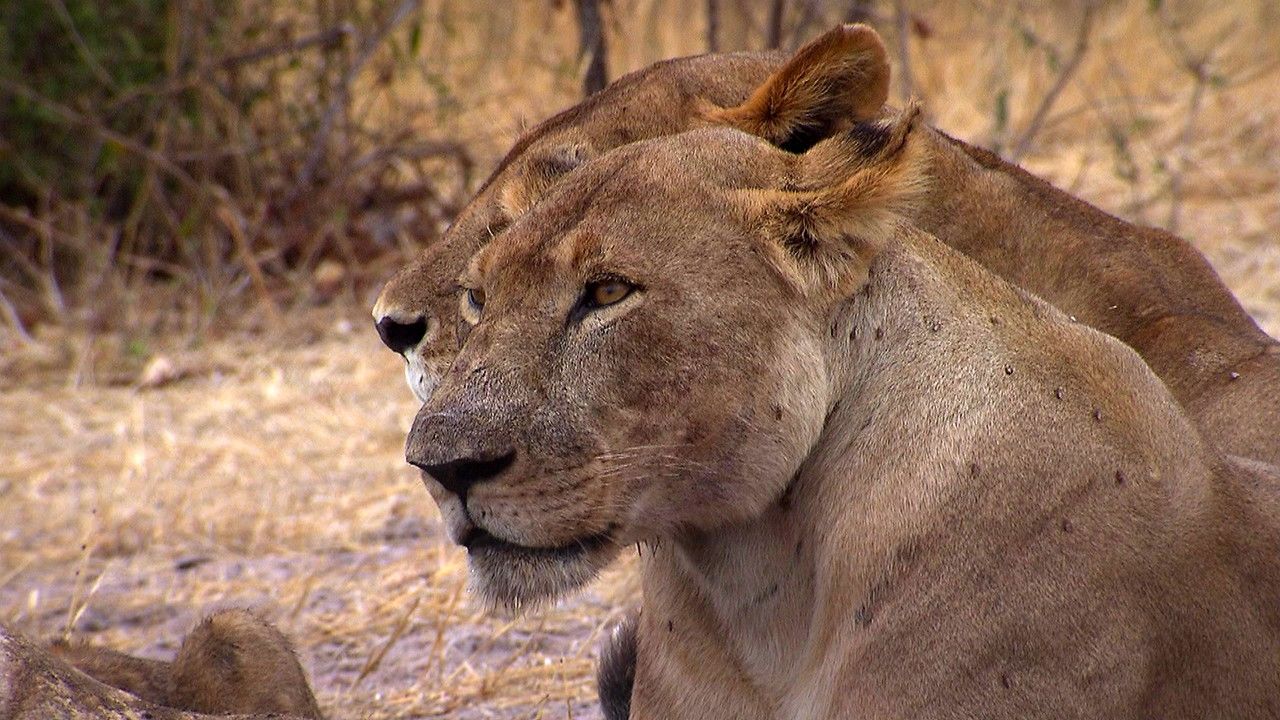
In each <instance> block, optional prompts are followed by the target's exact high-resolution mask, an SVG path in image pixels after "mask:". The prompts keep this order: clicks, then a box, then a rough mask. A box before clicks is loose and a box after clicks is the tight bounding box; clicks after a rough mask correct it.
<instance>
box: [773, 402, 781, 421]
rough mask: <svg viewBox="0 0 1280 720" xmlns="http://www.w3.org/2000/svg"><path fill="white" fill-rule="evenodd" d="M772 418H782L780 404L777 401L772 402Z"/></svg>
mask: <svg viewBox="0 0 1280 720" xmlns="http://www.w3.org/2000/svg"><path fill="white" fill-rule="evenodd" d="M773 419H774V420H781V419H782V406H781V405H779V404H778V403H774V404H773Z"/></svg>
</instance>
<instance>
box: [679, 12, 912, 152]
mask: <svg viewBox="0 0 1280 720" xmlns="http://www.w3.org/2000/svg"><path fill="white" fill-rule="evenodd" d="M888 97H889V60H888V57H887V55H886V53H885V49H884V43H883V42H881V40H880V36H879V35H878V34H877V33H876V31H875V30H872V29H871V28H869V27H867V26H866V25H841V26H840V27H837V28H835V29H833V30H830V31H828V32H826V33H824V34H823V35H822V36H821V37H819V38H817V39H816V40H814V41H813V42H810V43H809V44H808V45H805V46H804V47H802V48H800V49H799V50H798V51H796V54H795V55H793V56H792V57H791V59H790V60H788V61H787V63H786V64H785V65H783V66H782V68H781V69H780V70H778V71H777V72H775V73H774V74H773V75H771V76H769V79H767V80H765V82H764V84H763V85H761V86H760V87H758V88H756V90H755V92H753V93H752V94H751V97H749V98H747V101H746V102H744V103H742V104H741V105H738V106H737V107H730V108H722V107H718V106H716V105H713V104H711V103H709V102H708V103H705V105H704V107H703V108H702V111H701V114H702V116H703V118H704V119H706V120H707V121H709V122H712V123H715V124H720V125H729V126H730V127H735V128H737V129H739V130H742V131H744V132H748V133H751V134H752V135H758V136H760V137H762V138H764V139H766V140H768V141H769V142H771V143H773V144H774V145H777V146H778V147H780V148H782V149H784V150H788V151H790V152H804V151H805V150H807V149H808V148H810V147H812V146H813V145H814V144H815V143H817V142H819V141H820V140H822V139H824V138H827V137H830V136H832V135H834V134H835V133H837V132H839V131H840V130H842V129H844V128H846V127H848V126H849V125H851V124H852V123H855V122H858V121H865V120H871V119H874V118H876V117H877V116H879V114H880V112H881V108H883V107H884V103H885V100H886V99H888Z"/></svg>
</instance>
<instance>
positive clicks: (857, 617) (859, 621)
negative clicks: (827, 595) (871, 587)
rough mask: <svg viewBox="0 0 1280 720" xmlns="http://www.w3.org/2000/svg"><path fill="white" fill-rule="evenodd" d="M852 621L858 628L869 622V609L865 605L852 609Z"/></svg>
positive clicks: (865, 625)
mask: <svg viewBox="0 0 1280 720" xmlns="http://www.w3.org/2000/svg"><path fill="white" fill-rule="evenodd" d="M853 623H854V624H855V625H857V626H858V627H860V628H864V627H867V626H868V625H870V624H871V610H870V609H869V608H867V606H866V605H863V606H862V607H860V608H858V609H857V610H854V611H853Z"/></svg>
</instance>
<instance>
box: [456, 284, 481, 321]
mask: <svg viewBox="0 0 1280 720" xmlns="http://www.w3.org/2000/svg"><path fill="white" fill-rule="evenodd" d="M482 312H484V291H483V290H480V289H479V288H467V289H466V291H465V292H463V293H462V307H461V308H460V314H461V315H462V319H464V320H466V321H467V322H468V323H470V324H472V325H475V324H477V323H479V322H480V314H481V313H482Z"/></svg>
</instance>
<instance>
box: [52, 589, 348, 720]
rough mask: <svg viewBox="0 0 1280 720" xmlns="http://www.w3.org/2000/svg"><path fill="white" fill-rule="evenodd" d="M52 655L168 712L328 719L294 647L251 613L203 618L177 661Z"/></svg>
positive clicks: (56, 647)
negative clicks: (280, 715) (280, 714)
mask: <svg viewBox="0 0 1280 720" xmlns="http://www.w3.org/2000/svg"><path fill="white" fill-rule="evenodd" d="M49 650H50V652H51V653H52V654H53V655H55V656H58V657H60V658H61V659H62V660H64V661H66V662H67V663H68V664H70V665H72V666H73V667H75V668H76V669H78V670H80V671H81V672H83V673H85V674H86V675H89V676H90V677H92V678H94V679H95V680H97V681H99V682H101V683H103V684H105V685H110V686H111V687H115V688H119V689H121V690H124V691H125V692H128V693H130V694H132V695H135V696H137V697H138V698H139V699H141V700H145V701H146V702H149V703H154V704H156V705H161V706H164V707H169V708H174V709H178V710H186V711H191V712H198V713H206V714H213V715H230V714H241V713H243V714H249V713H283V714H286V715H294V716H298V717H304V718H315V719H319V718H322V717H323V715H322V714H321V712H320V708H319V706H318V705H317V704H316V700H315V696H314V695H313V694H312V692H311V686H310V684H309V683H308V682H307V676H306V673H305V671H303V669H302V666H301V664H299V662H298V658H297V656H296V654H295V653H294V650H293V645H292V643H290V642H289V639H288V638H287V637H285V636H284V634H282V633H281V632H280V631H279V630H277V629H276V628H275V627H274V626H272V625H271V624H270V623H268V622H266V621H265V620H263V619H261V618H259V617H258V616H256V615H254V614H253V613H251V612H248V611H245V610H222V611H219V612H216V613H213V614H211V615H209V616H208V617H207V618H205V619H204V620H202V621H201V622H200V624H198V625H197V626H196V627H195V628H194V629H192V631H191V632H190V634H188V635H187V637H186V638H185V639H184V640H183V641H182V647H181V648H180V649H179V650H178V654H177V657H175V658H174V660H173V662H172V663H170V662H165V661H161V660H147V659H143V658H137V657H133V656H131V655H126V654H124V653H119V652H116V651H114V650H109V649H107V648H102V647H96V646H92V645H84V644H72V643H65V642H56V643H53V644H51V645H50V647H49Z"/></svg>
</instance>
